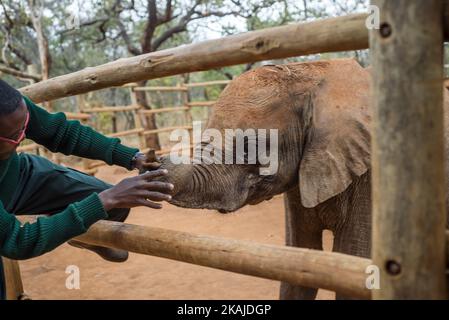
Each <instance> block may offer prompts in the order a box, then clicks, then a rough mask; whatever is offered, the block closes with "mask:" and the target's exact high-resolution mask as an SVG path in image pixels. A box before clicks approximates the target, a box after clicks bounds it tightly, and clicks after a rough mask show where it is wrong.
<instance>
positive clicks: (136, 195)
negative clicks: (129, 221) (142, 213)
mask: <svg viewBox="0 0 449 320" xmlns="http://www.w3.org/2000/svg"><path fill="white" fill-rule="evenodd" d="M167 173H168V171H167V170H165V169H158V170H154V171H147V172H145V173H144V174H141V175H139V176H136V177H132V178H126V179H124V180H122V181H121V182H119V183H118V184H116V185H115V186H113V187H112V188H110V189H107V190H105V191H103V192H101V193H100V194H99V195H98V196H99V198H100V200H101V202H102V203H103V207H104V209H105V210H106V211H109V210H111V209H114V208H133V207H138V206H145V207H149V208H153V209H160V208H162V205H161V204H159V203H155V202H153V201H164V200H166V201H168V200H170V199H171V196H170V193H171V191H172V190H173V185H172V184H171V183H166V182H162V181H153V179H154V178H155V177H161V176H165V175H166V174H167Z"/></svg>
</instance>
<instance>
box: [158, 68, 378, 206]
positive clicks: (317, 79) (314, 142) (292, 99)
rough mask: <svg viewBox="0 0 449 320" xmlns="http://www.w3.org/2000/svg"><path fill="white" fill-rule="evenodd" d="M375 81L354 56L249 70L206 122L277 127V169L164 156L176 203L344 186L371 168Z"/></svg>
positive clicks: (332, 190) (323, 193) (308, 195)
mask: <svg viewBox="0 0 449 320" xmlns="http://www.w3.org/2000/svg"><path fill="white" fill-rule="evenodd" d="M369 86H370V77H369V74H368V72H367V71H366V70H364V69H363V68H362V67H361V66H360V65H359V64H358V63H357V62H356V61H354V60H352V59H342V60H330V61H320V62H310V63H309V62H308V63H292V64H286V65H268V66H263V67H260V68H257V69H254V70H251V71H248V72H246V73H244V74H242V75H241V76H239V77H238V78H236V79H235V80H233V81H232V82H231V83H230V84H229V85H228V86H227V87H226V88H225V90H224V91H223V92H222V94H221V95H220V97H219V99H218V101H217V102H216V104H215V105H214V110H213V113H212V115H211V117H210V119H209V121H208V124H207V128H215V129H218V130H219V131H220V132H222V133H223V132H224V131H225V129H242V130H246V129H256V130H260V129H267V130H269V129H277V130H278V131H277V132H278V166H277V167H278V170H277V171H276V172H274V173H273V174H270V175H261V174H260V167H261V164H260V162H257V161H256V163H255V164H247V163H246V164H214V163H213V164H205V163H196V164H176V165H175V164H173V163H172V162H171V161H170V157H165V158H163V159H162V163H163V165H162V166H163V167H164V168H167V169H168V170H169V175H168V178H167V179H168V180H169V181H170V182H172V183H173V184H174V185H175V190H174V194H173V199H172V200H171V202H172V203H173V204H175V205H177V206H182V207H189V208H208V209H217V210H219V211H220V212H230V211H234V210H237V209H239V208H240V207H242V206H244V205H246V204H256V203H259V202H261V201H263V200H266V199H269V198H271V197H272V196H273V195H276V194H280V193H283V192H285V191H287V190H290V189H291V188H294V187H295V186H298V188H299V190H298V192H299V194H300V197H301V201H302V205H303V206H304V207H314V206H316V205H318V204H319V203H322V202H324V201H326V200H328V199H330V198H332V197H334V196H336V195H337V194H339V193H342V192H344V191H345V189H346V188H347V187H348V186H349V185H350V184H351V182H352V181H353V179H354V178H355V177H358V176H361V175H362V174H363V173H365V172H366V171H367V169H368V168H369V163H370V134H369V123H370V108H369V101H370V100H369ZM223 136H225V135H224V134H223ZM202 145H203V146H204V145H206V144H205V143H204V142H203V144H202ZM223 152H224V151H223ZM234 152H235V149H234ZM270 152H271V151H270ZM238 156H239V155H236V154H235V155H234V159H235V158H236V157H238Z"/></svg>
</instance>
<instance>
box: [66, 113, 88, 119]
mask: <svg viewBox="0 0 449 320" xmlns="http://www.w3.org/2000/svg"><path fill="white" fill-rule="evenodd" d="M64 114H65V115H66V117H67V119H69V120H89V119H90V118H91V117H92V116H91V115H90V114H85V113H73V112H64Z"/></svg>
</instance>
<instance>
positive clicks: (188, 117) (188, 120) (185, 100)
mask: <svg viewBox="0 0 449 320" xmlns="http://www.w3.org/2000/svg"><path fill="white" fill-rule="evenodd" d="M182 78H183V79H184V82H183V87H184V88H185V89H186V90H185V91H182V92H181V96H182V104H183V106H184V107H186V108H187V109H186V110H185V112H184V120H185V125H186V126H192V127H191V128H190V129H188V130H189V136H190V143H189V144H190V145H189V148H192V145H193V118H192V106H191V105H190V104H189V102H190V88H189V86H188V81H189V79H190V77H189V74H186V75H184V76H183V77H182ZM184 148H185V147H184ZM190 154H192V153H190Z"/></svg>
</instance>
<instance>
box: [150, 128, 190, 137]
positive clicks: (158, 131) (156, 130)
mask: <svg viewBox="0 0 449 320" xmlns="http://www.w3.org/2000/svg"><path fill="white" fill-rule="evenodd" d="M176 129H187V130H189V129H192V126H177V127H165V128H159V129H152V130H146V131H144V132H143V134H144V135H147V134H155V133H161V132H167V131H172V130H176Z"/></svg>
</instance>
